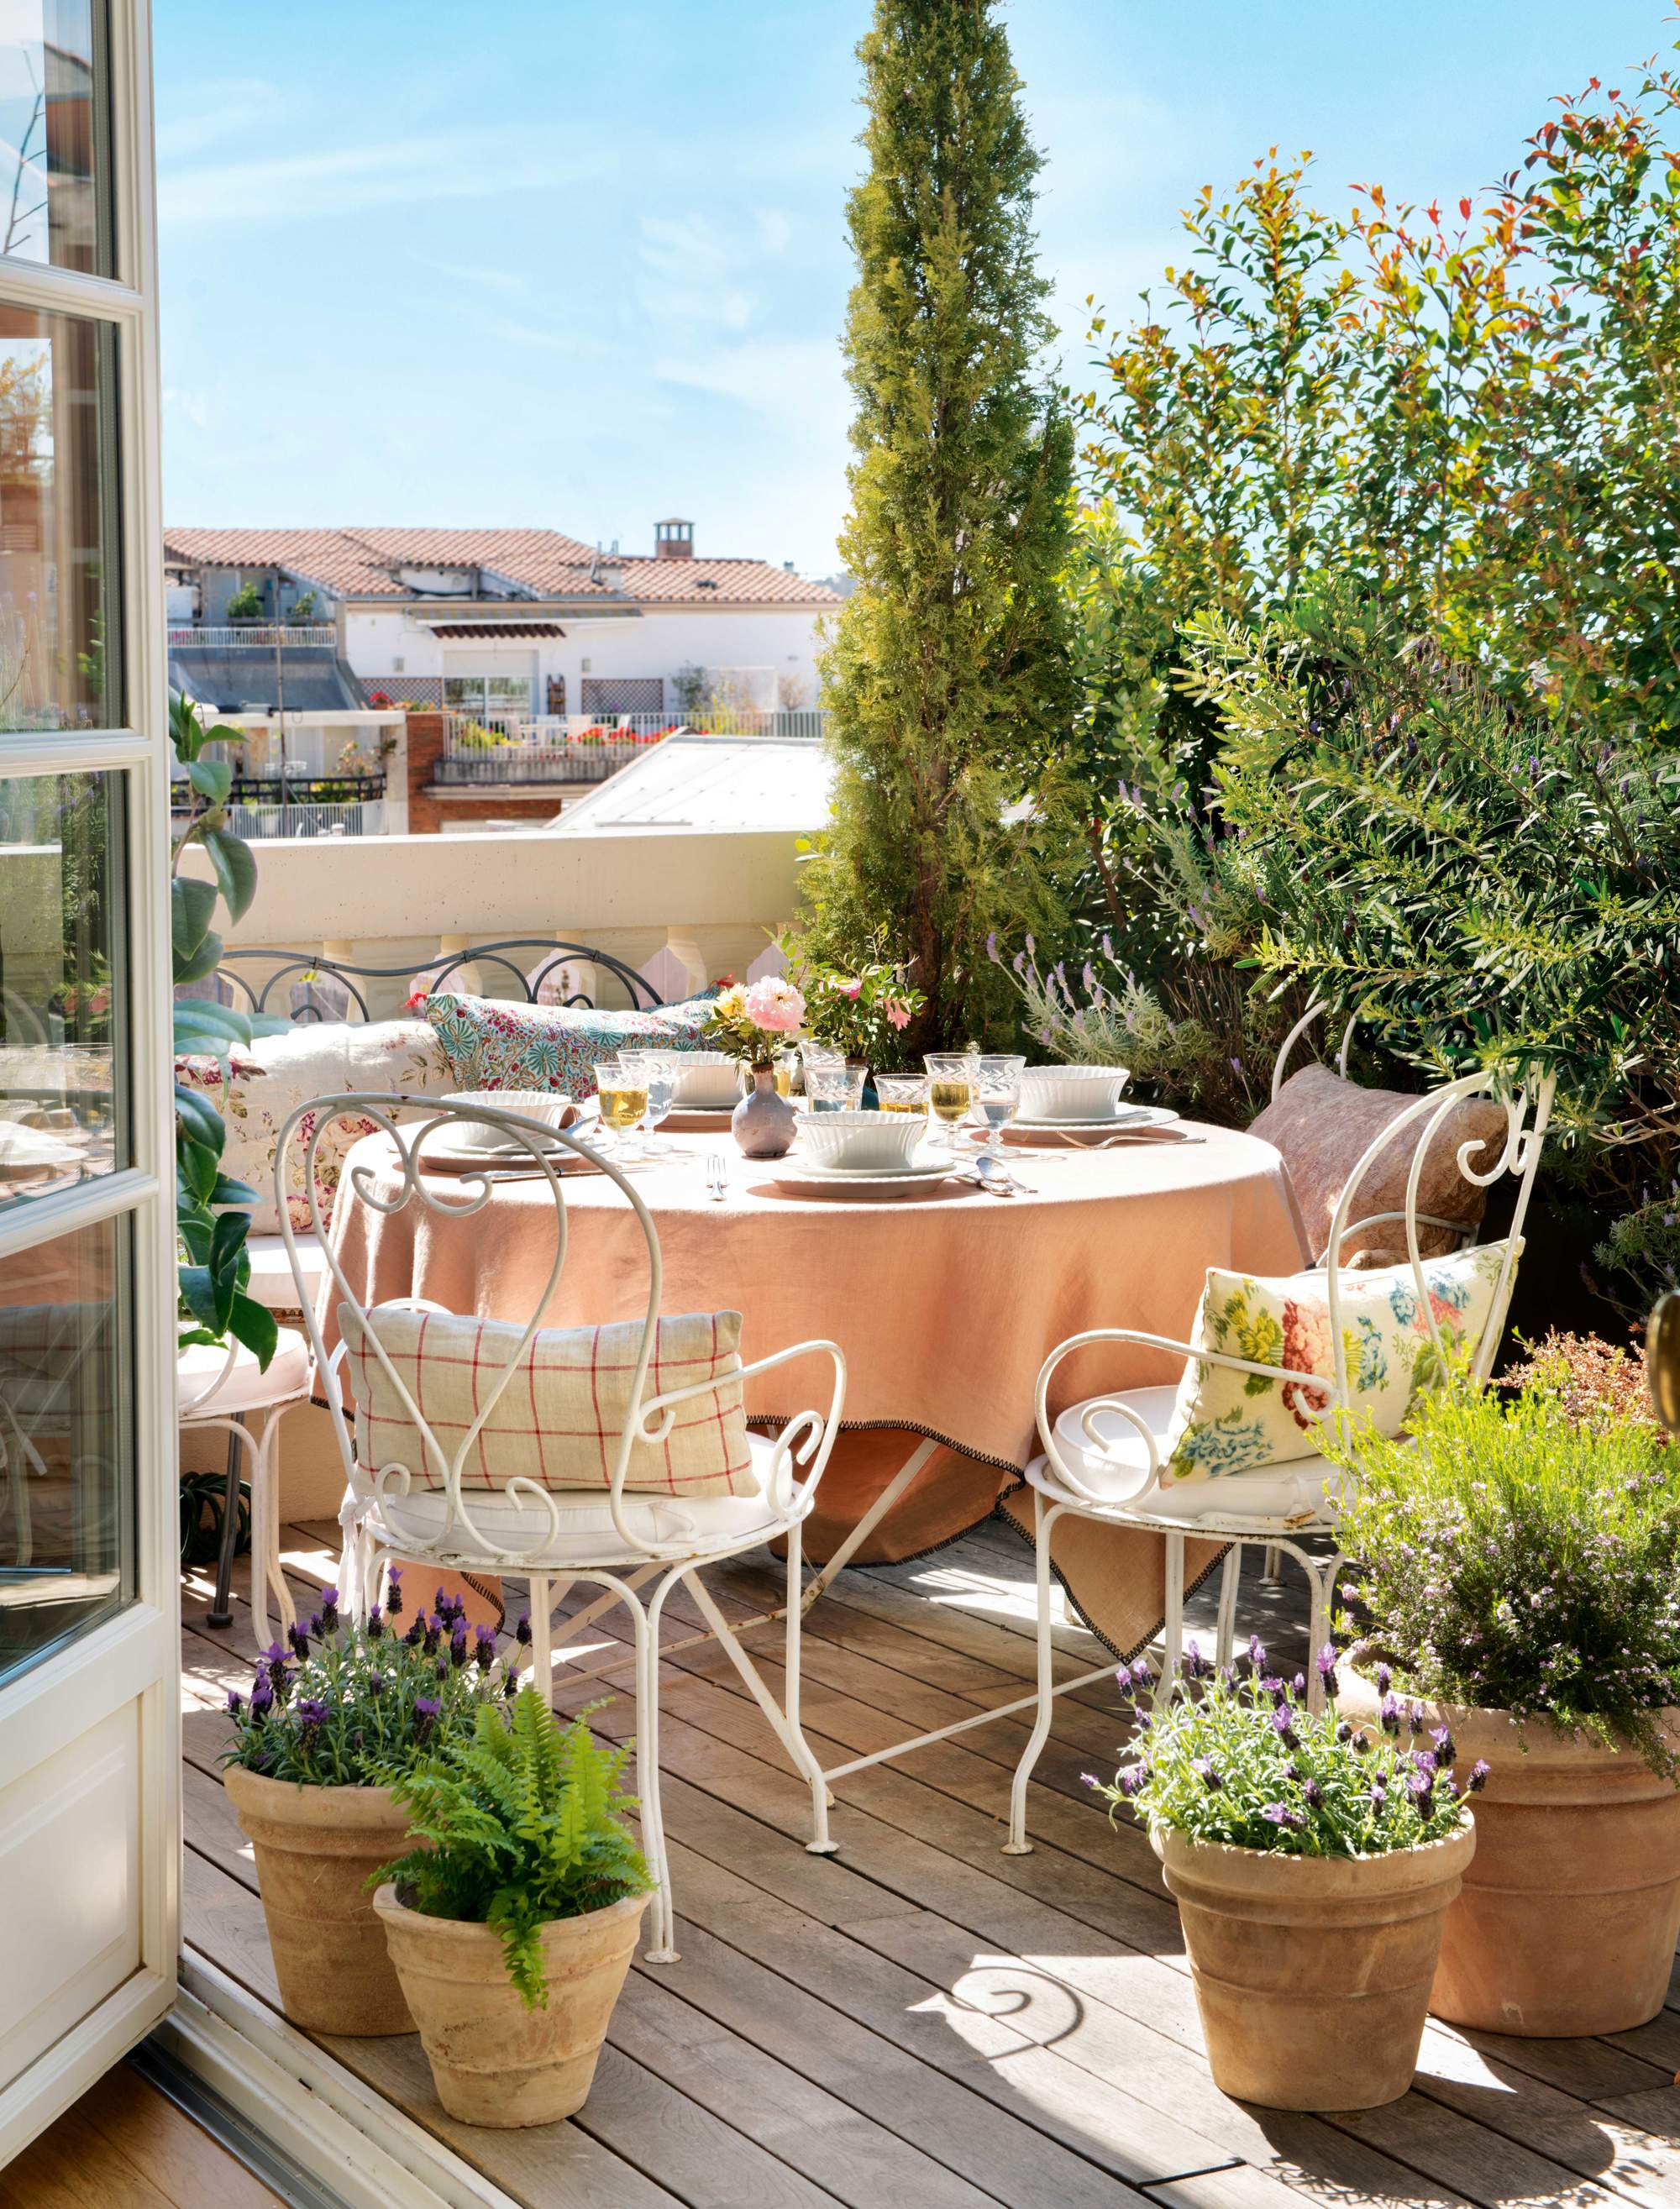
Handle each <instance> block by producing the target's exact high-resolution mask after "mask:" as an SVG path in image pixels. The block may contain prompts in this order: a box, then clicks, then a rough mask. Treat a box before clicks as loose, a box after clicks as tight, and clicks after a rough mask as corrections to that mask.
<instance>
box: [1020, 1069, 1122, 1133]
mask: <svg viewBox="0 0 1680 2209" xmlns="http://www.w3.org/2000/svg"><path fill="white" fill-rule="evenodd" d="M1129 1080H1131V1069H1130V1068H1129V1067H1125V1066H1028V1067H1025V1068H1022V1071H1021V1118H1022V1119H1023V1120H1101V1119H1104V1118H1105V1117H1106V1116H1107V1115H1108V1114H1109V1113H1111V1112H1112V1111H1113V1110H1114V1109H1115V1107H1116V1105H1117V1104H1119V1102H1120V1092H1121V1091H1122V1090H1123V1088H1124V1087H1125V1086H1126V1084H1127V1083H1128V1082H1129Z"/></svg>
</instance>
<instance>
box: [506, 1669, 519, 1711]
mask: <svg viewBox="0 0 1680 2209" xmlns="http://www.w3.org/2000/svg"><path fill="white" fill-rule="evenodd" d="M502 1692H503V1694H504V1695H505V1696H506V1697H507V1699H508V1700H509V1702H512V1700H513V1699H514V1697H515V1695H516V1694H518V1693H519V1674H518V1673H517V1672H516V1671H515V1670H514V1668H513V1666H512V1665H511V1664H510V1665H509V1667H508V1676H507V1678H506V1679H505V1680H503V1682H502Z"/></svg>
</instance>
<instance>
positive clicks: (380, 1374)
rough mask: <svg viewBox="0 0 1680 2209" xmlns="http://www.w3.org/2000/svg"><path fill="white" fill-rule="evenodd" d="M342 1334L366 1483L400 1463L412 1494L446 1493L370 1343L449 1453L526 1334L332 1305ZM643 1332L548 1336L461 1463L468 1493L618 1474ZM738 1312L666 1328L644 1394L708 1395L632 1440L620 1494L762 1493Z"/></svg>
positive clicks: (666, 1322) (695, 1317)
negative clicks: (703, 1386) (665, 1426)
mask: <svg viewBox="0 0 1680 2209" xmlns="http://www.w3.org/2000/svg"><path fill="white" fill-rule="evenodd" d="M339 1331H340V1334H341V1335H342V1336H343V1338H344V1340H345V1342H346V1345H348V1349H349V1357H348V1358H347V1360H346V1367H347V1371H348V1375H349V1378H350V1381H351V1385H352V1388H353V1390H354V1392H355V1398H356V1455H357V1459H358V1461H359V1463H360V1464H361V1465H362V1466H364V1468H365V1469H366V1470H367V1472H369V1473H370V1475H371V1474H375V1473H377V1472H380V1471H382V1469H383V1468H384V1467H385V1466H391V1465H400V1466H406V1467H407V1468H408V1470H409V1472H411V1473H412V1474H413V1476H414V1478H415V1481H416V1484H418V1485H423V1486H425V1487H437V1488H441V1487H442V1486H443V1473H442V1470H441V1468H440V1466H439V1465H438V1461H437V1454H436V1452H435V1451H432V1450H431V1449H428V1448H427V1447H426V1445H425V1437H424V1436H423V1435H422V1433H421V1430H419V1428H418V1426H417V1425H416V1424H415V1422H414V1421H413V1419H412V1417H410V1416H409V1412H408V1409H407V1406H406V1405H405V1404H404V1402H403V1400H402V1398H401V1396H400V1394H399V1393H398V1392H397V1390H396V1388H395V1387H394V1386H393V1385H392V1382H391V1380H390V1377H389V1375H388V1374H387V1373H386V1371H385V1369H384V1367H383V1365H382V1363H381V1362H380V1360H379V1357H378V1355H377V1353H376V1351H375V1349H374V1348H373V1345H372V1341H371V1340H370V1337H371V1336H376V1337H377V1339H378V1342H379V1344H380V1345H381V1347H382V1349H383V1350H384V1352H385V1355H386V1356H387V1357H388V1358H389V1359H390V1361H391V1364H392V1366H393V1367H394V1369H395V1371H396V1373H397V1374H398V1375H399V1376H400V1380H401V1381H402V1384H403V1387H405V1388H406V1390H407V1391H408V1393H409V1395H410V1397H411V1398H412V1399H413V1402H414V1405H415V1406H416V1408H417V1409H418V1411H419V1413H420V1415H421V1417H423V1418H424V1419H425V1423H426V1424H427V1426H429V1427H430V1428H431V1431H432V1433H433V1435H434V1436H436V1438H437V1443H438V1445H439V1447H440V1448H442V1449H443V1451H444V1452H445V1453H446V1454H448V1455H449V1456H450V1457H453V1456H454V1454H455V1451H456V1450H457V1449H458V1448H460V1447H461V1442H462V1440H463V1438H464V1437H465V1436H466V1433H467V1429H468V1428H469V1427H470V1426H471V1425H472V1424H473V1420H474V1419H475V1418H476V1417H478V1414H479V1410H480V1408H481V1406H482V1405H483V1404H484V1402H485V1399H486V1398H487V1397H488V1395H489V1393H490V1391H491V1388H492V1387H494V1386H495V1383H496V1380H497V1375H499V1374H500V1373H502V1372H503V1371H504V1370H505V1369H506V1368H507V1366H508V1364H509V1361H510V1360H511V1359H512V1358H513V1356H514V1353H515V1350H516V1349H517V1348H518V1345H519V1339H520V1337H521V1334H523V1333H524V1332H525V1330H524V1328H523V1327H517V1326H515V1325H514V1324H513V1323H512V1322H511V1321H506V1320H488V1319H486V1320H480V1319H466V1318H461V1317H457V1316H455V1315H453V1314H447V1313H438V1312H414V1311H400V1310H396V1309H381V1308H380V1307H377V1306H376V1307H375V1309H373V1310H372V1311H371V1312H370V1313H369V1314H367V1315H366V1316H365V1318H364V1317H363V1316H362V1315H359V1314H358V1313H357V1312H356V1311H355V1310H353V1309H352V1307H351V1306H350V1305H348V1304H340V1307H339ZM640 1348H641V1322H640V1321H636V1320H625V1321H619V1322H618V1323H617V1324H616V1325H613V1326H610V1327H543V1328H539V1331H538V1333H536V1334H535V1335H534V1336H533V1338H532V1340H531V1345H530V1347H529V1349H528V1350H527V1351H526V1352H525V1355H524V1357H522V1358H521V1360H520V1362H519V1366H518V1369H517V1370H516V1371H515V1374H514V1375H513V1377H512V1379H511V1380H510V1381H509V1382H508V1384H507V1386H506V1387H505V1388H503V1392H502V1393H501V1394H500V1396H498V1397H497V1399H496V1403H495V1405H494V1406H493V1408H492V1409H491V1414H490V1417H488V1418H487V1419H486V1420H485V1424H484V1426H483V1428H482V1429H481V1430H480V1431H479V1435H478V1436H477V1437H476V1439H475V1440H474V1442H473V1447H472V1448H471V1449H470V1450H469V1451H468V1452H467V1457H466V1460H465V1461H464V1463H463V1465H462V1466H461V1486H462V1487H463V1488H464V1489H500V1488H504V1487H505V1486H506V1485H507V1484H508V1482H509V1481H510V1480H513V1479H515V1478H519V1479H523V1480H533V1481H536V1482H538V1483H539V1484H540V1485H541V1486H543V1487H545V1488H552V1489H576V1488H605V1487H606V1486H607V1484H609V1482H610V1481H611V1477H612V1467H613V1462H614V1460H615V1458H616V1457H617V1449H618V1442H619V1438H620V1436H622V1435H623V1430H624V1421H625V1418H626V1417H627V1415H628V1413H629V1405H630V1385H631V1381H632V1380H633V1378H634V1376H635V1360H636V1354H637V1351H639V1349H640ZM740 1369H741V1315H740V1313H739V1312H734V1311H726V1312H689V1313H686V1314H684V1315H683V1316H682V1317H680V1318H675V1319H662V1320H661V1321H659V1327H658V1330H657V1333H656V1334H655V1337H654V1341H653V1356H652V1357H651V1358H650V1360H649V1361H648V1366H647V1387H646V1393H647V1395H649V1396H655V1395H664V1394H665V1393H668V1392H669V1391H671V1389H674V1388H687V1387H693V1386H695V1384H696V1383H697V1382H700V1381H716V1382H717V1383H718V1386H717V1387H716V1388H714V1390H712V1391H711V1392H710V1393H708V1394H706V1395H703V1396H695V1397H694V1398H692V1399H690V1401H689V1402H688V1403H686V1404H680V1405H678V1406H677V1417H676V1422H675V1424H674V1425H673V1426H672V1428H671V1433H670V1435H669V1436H667V1437H666V1439H665V1441H664V1442H659V1443H657V1444H655V1443H651V1442H638V1443H637V1444H636V1446H635V1448H634V1449H633V1450H632V1452H631V1453H630V1462H629V1472H628V1473H627V1475H626V1476H625V1482H624V1485H625V1487H626V1489H636V1490H643V1491H646V1492H649V1493H653V1494H658V1495H662V1496H749V1495H756V1493H757V1492H758V1490H757V1483H756V1479H755V1478H754V1474H753V1470H752V1457H751V1452H750V1449H749V1448H748V1442H747V1419H746V1407H745V1405H744V1401H743V1398H742V1391H741V1383H740V1381H738V1380H736V1379H734V1378H732V1376H733V1375H737V1374H738V1373H739V1371H740Z"/></svg>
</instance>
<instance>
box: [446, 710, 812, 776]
mask: <svg viewBox="0 0 1680 2209" xmlns="http://www.w3.org/2000/svg"><path fill="white" fill-rule="evenodd" d="M826 719H827V715H826V713H824V712H823V710H822V708H821V707H796V708H787V709H783V710H780V711H776V712H764V713H752V712H742V711H738V710H737V709H735V708H733V707H731V708H729V709H726V710H725V711H723V712H720V713H709V714H708V713H698V714H695V715H694V716H693V717H691V718H689V719H683V716H682V715H680V714H677V715H672V714H670V713H608V714H601V715H596V716H594V717H593V718H592V717H591V716H590V715H588V714H586V713H551V714H545V715H542V716H540V717H537V718H530V719H527V718H522V717H519V716H515V715H512V714H507V715H501V714H493V713H492V714H489V715H486V716H485V717H484V718H483V719H475V718H474V717H473V716H471V715H468V714H464V713H451V714H450V715H449V727H448V730H447V731H446V734H445V738H444V748H443V756H442V757H441V758H440V759H439V761H438V762H437V768H436V770H435V772H436V775H437V781H438V782H439V783H440V784H447V783H453V784H455V785H473V784H502V783H520V782H522V783H569V782H570V783H576V782H605V780H606V779H607V777H608V776H609V775H611V774H615V773H617V771H618V769H619V768H620V767H628V766H629V762H630V761H632V760H633V759H635V758H637V757H639V756H640V755H641V753H642V752H644V751H646V750H647V749H649V748H650V747H651V746H652V745H653V744H656V743H661V742H663V740H664V739H665V737H671V736H676V735H678V734H689V735H697V736H708V735H714V736H741V737H793V738H796V739H802V740H804V739H809V740H810V741H812V742H815V741H816V740H817V739H819V738H820V737H822V733H823V724H824V722H825V720H826Z"/></svg>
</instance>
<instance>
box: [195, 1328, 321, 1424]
mask: <svg viewBox="0 0 1680 2209" xmlns="http://www.w3.org/2000/svg"><path fill="white" fill-rule="evenodd" d="M176 1371H177V1373H178V1375H179V1396H180V1408H181V1416H182V1417H183V1418H184V1419H185V1418H190V1417H192V1416H193V1414H194V1413H195V1412H196V1413H198V1414H199V1415H200V1416H201V1417H204V1418H210V1417H216V1418H219V1419H229V1418H232V1417H236V1416H237V1415H238V1413H239V1412H241V1411H261V1410H262V1407H263V1405H265V1404H278V1403H280V1402H283V1401H284V1399H286V1397H287V1396H298V1395H301V1394H302V1393H303V1392H304V1389H305V1388H307V1387H308V1386H309V1377H310V1346H309V1344H308V1343H307V1342H306V1341H305V1340H304V1337H303V1336H302V1335H301V1334H294V1333H292V1329H291V1328H290V1327H281V1328H280V1334H279V1339H278V1341H277V1342H276V1343H275V1345H274V1356H273V1357H271V1358H270V1359H269V1360H268V1370H267V1371H266V1372H265V1371H264V1370H263V1369H262V1367H261V1366H260V1365H259V1364H258V1363H257V1362H256V1356H255V1354H254V1353H253V1352H252V1351H249V1350H247V1349H246V1348H245V1346H244V1344H243V1343H241V1344H240V1345H238V1349H237V1351H235V1352H234V1356H233V1362H232V1366H231V1368H230V1366H229V1364H228V1357H227V1348H226V1345H225V1344H221V1343H214V1342H195V1343H192V1344H190V1345H189V1346H188V1347H187V1348H186V1349H184V1351H181V1353H180V1355H179V1357H178V1359H177V1361H176Z"/></svg>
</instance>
